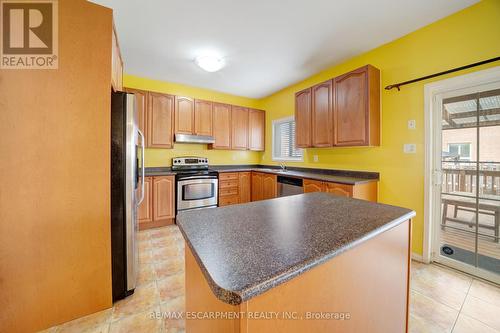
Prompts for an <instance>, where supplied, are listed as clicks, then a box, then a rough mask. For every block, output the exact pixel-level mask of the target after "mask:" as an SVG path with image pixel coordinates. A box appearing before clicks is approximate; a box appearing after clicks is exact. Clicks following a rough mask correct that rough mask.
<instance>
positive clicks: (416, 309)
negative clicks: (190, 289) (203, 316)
mask: <svg viewBox="0 0 500 333" xmlns="http://www.w3.org/2000/svg"><path fill="white" fill-rule="evenodd" d="M139 265H140V271H139V278H138V287H137V289H136V291H135V293H134V294H133V295H132V296H130V297H127V298H126V299H125V300H122V301H119V302H117V303H116V304H115V305H114V306H113V308H112V309H108V310H105V311H102V312H98V313H95V314H92V315H89V316H86V317H83V318H79V319H76V320H74V321H71V322H68V323H65V324H63V325H60V326H56V327H52V328H50V329H48V330H46V332H51V333H53V332H57V333H59V332H78V333H80V332H81V333H118V332H119V333H126V332H130V333H132V332H134V333H149V332H155V333H156V332H160V333H170V332H184V322H183V320H175V319H166V318H158V319H157V318H154V317H153V318H152V316H151V314H152V313H160V312H176V311H180V312H182V311H184V287H185V286H184V242H183V239H182V235H181V234H180V232H179V229H178V228H177V227H176V226H171V227H165V228H159V229H153V230H148V231H141V232H140V233H139ZM410 332H412V333H440V332H453V333H474V332H481V333H500V288H498V287H496V286H492V285H490V284H487V283H484V282H481V281H479V280H476V279H473V278H471V277H469V276H466V275H464V274H461V273H459V272H456V271H453V270H450V269H447V268H443V267H440V266H436V265H424V264H420V263H418V262H413V269H412V281H411V302H410Z"/></svg>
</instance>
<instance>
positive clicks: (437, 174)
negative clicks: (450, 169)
mask: <svg viewBox="0 0 500 333" xmlns="http://www.w3.org/2000/svg"><path fill="white" fill-rule="evenodd" d="M432 183H433V185H434V186H441V184H442V183H443V172H442V171H441V170H434V171H433V172H432Z"/></svg>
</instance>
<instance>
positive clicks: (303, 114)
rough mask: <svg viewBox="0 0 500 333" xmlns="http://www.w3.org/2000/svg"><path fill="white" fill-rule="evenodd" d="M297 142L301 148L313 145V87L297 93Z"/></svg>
mask: <svg viewBox="0 0 500 333" xmlns="http://www.w3.org/2000/svg"><path fill="white" fill-rule="evenodd" d="M295 142H296V144H297V147H301V148H307V147H311V146H312V135H311V88H308V89H305V90H302V91H299V92H298V93H296V94H295Z"/></svg>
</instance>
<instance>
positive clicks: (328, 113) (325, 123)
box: [311, 80, 333, 147]
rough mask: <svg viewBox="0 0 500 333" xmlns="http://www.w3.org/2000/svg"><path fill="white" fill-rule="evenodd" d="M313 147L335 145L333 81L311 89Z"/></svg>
mask: <svg viewBox="0 0 500 333" xmlns="http://www.w3.org/2000/svg"><path fill="white" fill-rule="evenodd" d="M311 96H312V102H311V113H312V145H313V146H314V147H331V146H332V145H333V133H332V131H333V115H332V80H329V81H326V82H323V83H320V84H318V85H316V86H314V87H312V88H311Z"/></svg>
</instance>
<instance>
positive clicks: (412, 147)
mask: <svg viewBox="0 0 500 333" xmlns="http://www.w3.org/2000/svg"><path fill="white" fill-rule="evenodd" d="M403 152H404V153H405V154H416V153H417V145H416V144H414V143H405V145H404V146H403Z"/></svg>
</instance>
